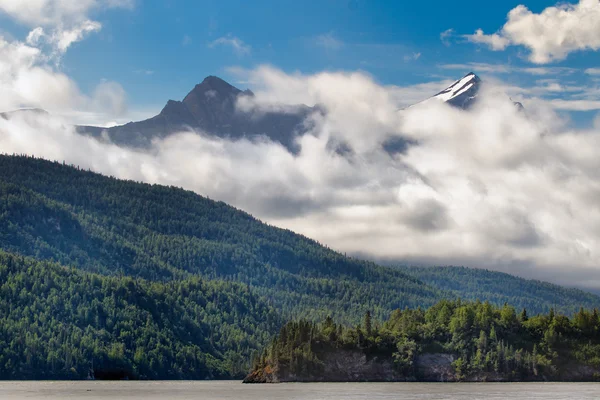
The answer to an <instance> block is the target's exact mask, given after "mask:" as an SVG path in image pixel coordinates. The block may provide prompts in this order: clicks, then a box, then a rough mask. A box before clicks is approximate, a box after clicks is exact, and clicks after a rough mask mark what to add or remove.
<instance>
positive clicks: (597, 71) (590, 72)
mask: <svg viewBox="0 0 600 400" xmlns="http://www.w3.org/2000/svg"><path fill="white" fill-rule="evenodd" d="M585 73H586V74H588V75H600V68H588V69H586V70H585Z"/></svg>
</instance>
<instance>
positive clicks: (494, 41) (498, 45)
mask: <svg viewBox="0 0 600 400" xmlns="http://www.w3.org/2000/svg"><path fill="white" fill-rule="evenodd" d="M464 38H465V39H467V40H468V41H469V42H473V43H479V44H485V45H487V46H489V47H490V48H491V49H492V50H504V49H506V48H507V47H508V45H509V44H510V40H508V39H507V38H505V37H504V36H501V35H499V34H497V33H494V34H491V35H486V34H484V33H483V31H482V30H481V29H477V30H476V31H475V33H474V34H473V35H464Z"/></svg>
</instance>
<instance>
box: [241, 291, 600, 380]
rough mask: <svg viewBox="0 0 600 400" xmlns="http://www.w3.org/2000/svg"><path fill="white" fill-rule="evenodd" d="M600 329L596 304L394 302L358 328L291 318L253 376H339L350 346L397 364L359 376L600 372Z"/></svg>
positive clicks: (573, 376)
mask: <svg viewBox="0 0 600 400" xmlns="http://www.w3.org/2000/svg"><path fill="white" fill-rule="evenodd" d="M599 333H600V318H599V316H598V310H597V309H594V310H592V311H586V310H584V309H583V308H582V309H581V310H580V311H578V312H577V313H576V314H575V315H574V316H573V317H572V318H568V317H566V316H564V315H559V314H557V313H556V312H555V311H554V310H550V312H549V313H548V314H545V315H537V316H531V317H530V316H529V315H528V313H527V310H525V309H524V310H522V311H520V312H517V310H515V309H514V308H513V307H512V306H509V305H506V304H505V305H504V306H503V307H495V306H493V305H491V304H490V303H488V302H484V303H482V302H463V301H460V300H457V301H447V300H444V301H441V302H439V303H437V304H435V305H434V306H432V307H430V308H429V309H427V310H423V309H420V308H419V309H405V310H396V311H394V312H393V313H392V315H391V316H390V318H389V319H388V320H386V321H385V322H384V323H383V324H379V323H378V322H376V321H375V320H374V319H373V318H372V316H371V314H370V313H369V312H367V313H366V314H365V317H364V321H363V322H362V323H361V324H359V325H358V326H356V327H352V328H347V327H345V326H343V325H341V324H336V323H335V322H334V321H333V319H331V318H327V319H325V320H324V321H323V322H321V323H315V322H312V321H306V320H300V321H297V322H290V323H288V324H286V325H285V326H283V327H282V328H281V331H280V333H279V335H278V336H277V337H276V338H275V339H274V340H273V341H272V342H271V344H270V345H269V346H267V347H266V349H265V350H264V352H263V354H262V355H261V356H260V357H258V358H256V359H255V360H254V367H253V372H252V374H251V375H250V376H249V377H248V378H247V381H249V382H278V381H330V380H337V379H339V375H337V374H336V367H337V366H336V365H332V364H336V363H339V358H341V357H338V359H336V354H340V355H346V356H347V354H348V353H349V352H350V353H351V352H358V353H362V354H364V355H365V356H366V357H365V358H362V359H361V358H350V359H353V360H356V361H355V362H356V363H364V364H367V363H368V362H369V360H371V361H372V362H375V363H381V364H382V365H383V364H389V365H391V368H392V372H391V373H390V372H388V373H387V374H385V375H381V374H380V372H379V371H380V370H382V369H384V368H383V367H381V368H378V369H373V368H370V369H365V370H364V372H362V373H361V374H357V375H356V376H354V380H358V381H378V380H431V379H434V380H453V381H462V380H470V381H473V380H475V381H485V380H495V381H531V380H553V379H556V380H600V335H599ZM427 354H429V355H437V357H438V359H443V357H442V356H447V359H449V360H452V361H451V364H450V365H449V367H450V368H449V372H443V371H442V372H440V370H439V368H440V364H441V363H440V364H438V365H425V364H426V362H425V361H423V360H424V359H425V357H422V356H424V355H427ZM332 360H336V361H332ZM365 360H366V361H365ZM373 360H374V361H373ZM351 367H352V366H351V365H348V366H346V367H345V368H347V369H350V368H351ZM436 369H437V370H436ZM432 371H433V373H432ZM350 379H351V380H352V377H350Z"/></svg>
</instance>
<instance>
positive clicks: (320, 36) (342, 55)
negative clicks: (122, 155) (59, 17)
mask: <svg viewBox="0 0 600 400" xmlns="http://www.w3.org/2000/svg"><path fill="white" fill-rule="evenodd" d="M518 4H520V2H519V1H502V2H489V3H487V4H485V5H483V4H482V3H481V2H480V1H474V0H465V1H461V2H447V1H433V2H431V1H429V2H423V1H410V2H404V1H402V2H400V1H366V0H324V1H318V2H317V1H305V2H298V1H289V0H282V1H274V0H257V1H253V2H251V3H250V2H247V1H242V0H236V1H234V0H220V1H192V0H155V1H147V0H137V1H136V2H135V3H134V4H133V7H131V8H127V9H120V8H118V9H108V10H94V12H93V13H91V16H92V18H94V19H95V20H98V21H100V22H101V23H102V30H101V31H99V32H97V33H94V34H91V35H89V37H87V38H86V39H85V40H82V41H80V42H78V43H75V44H74V45H73V46H72V47H71V48H70V49H69V51H68V52H67V53H66V54H65V55H64V57H63V59H62V61H61V68H62V70H63V71H64V72H65V73H66V74H67V75H69V76H70V77H71V78H72V79H74V80H75V82H77V84H78V85H79V86H80V87H81V89H82V90H83V91H91V90H93V88H94V87H95V86H96V85H97V84H98V82H100V81H102V80H109V81H115V82H118V83H120V84H121V85H122V86H123V88H124V89H125V91H126V93H127V96H128V102H129V104H130V107H132V108H141V109H144V108H150V109H159V108H160V107H161V106H162V105H163V104H164V103H165V101H166V100H167V99H169V98H173V99H181V98H182V97H183V96H184V95H185V94H186V93H187V92H188V91H189V90H190V89H191V88H192V87H193V86H194V85H195V84H196V83H198V82H200V81H201V80H202V79H203V78H204V77H205V76H207V75H218V76H221V77H223V78H225V79H228V80H230V81H232V83H234V84H237V85H238V86H241V87H244V86H245V83H244V82H236V80H235V77H234V76H232V75H231V74H229V73H228V71H227V68H228V67H231V66H241V67H245V68H253V67H256V66H257V65H261V64H270V65H273V66H276V67H277V68H280V69H283V70H284V71H286V72H292V71H301V72H302V73H305V74H310V73H315V72H319V71H323V70H348V71H355V70H362V71H365V72H367V73H369V74H371V75H372V76H373V77H374V78H375V79H376V80H377V81H378V82H380V83H383V84H393V85H401V86H404V85H411V84H415V83H420V82H428V81H431V80H432V79H441V78H458V77H459V76H460V75H462V74H463V73H466V72H468V69H470V67H469V66H465V67H463V68H460V67H459V66H457V67H456V68H455V69H445V68H442V66H443V65H448V64H468V63H485V64H494V65H497V64H500V65H512V66H519V67H524V68H525V67H536V65H534V64H532V63H531V62H529V61H528V60H527V59H526V54H527V51H526V50H524V49H523V48H522V47H509V48H507V49H506V50H504V51H498V52H495V51H491V50H489V49H487V48H486V47H485V46H482V45H479V44H475V43H468V42H467V41H466V40H465V39H464V38H462V37H461V36H460V35H462V34H471V33H473V32H474V31H475V30H476V29H479V28H481V29H483V31H484V32H495V31H497V30H498V29H499V28H501V27H502V25H503V24H504V23H505V22H506V18H507V17H506V16H507V13H508V12H509V11H510V10H511V9H512V8H514V7H516V6H517V5H518ZM554 4H555V2H554V1H539V0H529V1H527V2H526V6H527V7H528V8H529V9H530V10H531V11H532V12H534V13H538V12H541V11H542V10H544V9H545V8H547V7H549V6H553V5H554ZM0 22H1V24H2V26H3V29H4V31H5V32H8V33H9V34H11V35H12V36H14V37H16V38H22V37H24V36H26V34H27V32H28V29H29V27H27V26H21V25H19V24H17V23H15V22H14V21H13V20H12V19H11V18H10V17H7V16H4V17H3V18H2V20H1V21H0ZM448 29H453V30H454V35H452V36H450V37H448V38H447V40H446V41H444V42H445V43H443V41H442V40H441V38H440V34H441V33H442V32H444V31H446V30H448ZM219 38H221V39H222V42H228V41H232V40H238V41H239V44H240V46H242V47H241V50H240V49H238V50H236V49H235V48H234V47H233V46H231V45H227V44H221V45H219V44H217V42H215V41H218V40H219ZM417 55H418V56H417ZM598 61H599V57H598V54H597V53H596V52H574V53H571V54H570V55H569V56H568V58H567V59H566V60H564V61H560V62H555V63H551V64H549V65H544V67H548V66H551V67H556V66H561V67H569V68H577V69H580V70H583V69H586V68H592V67H595V66H598V64H599V63H598ZM473 69H477V68H473ZM475 72H479V73H482V74H484V75H485V74H486V73H488V74H489V72H488V71H485V70H484V71H477V70H476V71H475ZM580 72H581V71H580ZM500 76H501V78H502V79H503V80H504V81H505V82H507V83H511V84H515V85H527V84H528V82H531V80H532V76H531V74H526V73H521V72H517V71H512V72H511V73H510V74H506V73H504V74H501V75H500ZM534 78H536V79H537V78H539V77H534ZM545 78H548V77H547V76H546V77H545ZM585 79H586V77H585V75H584V74H582V73H574V74H570V76H569V80H570V81H572V82H573V83H581V82H583V81H584V80H585Z"/></svg>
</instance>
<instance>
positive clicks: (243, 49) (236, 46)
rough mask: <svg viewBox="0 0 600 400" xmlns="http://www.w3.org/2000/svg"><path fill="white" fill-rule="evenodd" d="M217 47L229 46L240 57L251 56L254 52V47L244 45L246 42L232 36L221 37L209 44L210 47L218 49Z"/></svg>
mask: <svg viewBox="0 0 600 400" xmlns="http://www.w3.org/2000/svg"><path fill="white" fill-rule="evenodd" d="M217 46H227V47H230V48H231V49H232V50H233V52H234V53H235V54H237V55H238V56H245V55H248V54H250V52H251V51H252V47H250V46H249V45H247V44H246V43H244V41H243V40H242V39H240V38H238V37H237V36H233V35H231V34H229V35H227V36H223V37H220V38H218V39H216V40H214V41H212V42H211V43H209V45H208V47H211V48H212V47H217Z"/></svg>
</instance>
